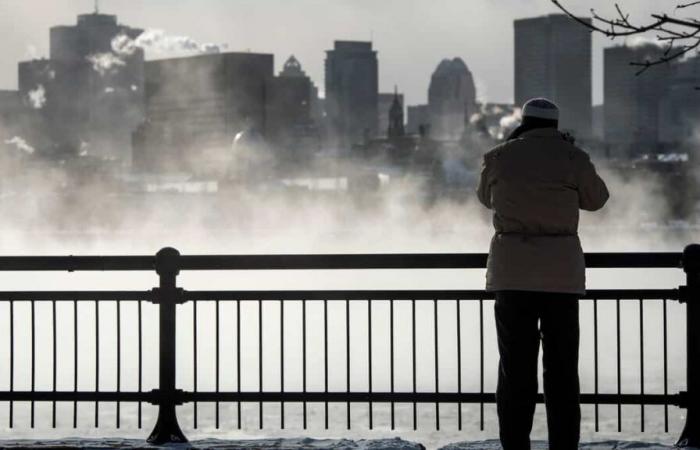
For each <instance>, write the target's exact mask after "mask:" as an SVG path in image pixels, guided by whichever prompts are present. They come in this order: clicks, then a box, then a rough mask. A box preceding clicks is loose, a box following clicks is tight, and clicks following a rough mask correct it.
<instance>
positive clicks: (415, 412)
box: [411, 298, 418, 430]
mask: <svg viewBox="0 0 700 450" xmlns="http://www.w3.org/2000/svg"><path fill="white" fill-rule="evenodd" d="M411 336H412V338H411V354H412V358H411V360H412V361H411V363H412V364H413V396H414V397H413V430H417V429H418V404H417V402H416V400H415V398H416V397H415V395H416V299H415V298H412V299H411Z"/></svg>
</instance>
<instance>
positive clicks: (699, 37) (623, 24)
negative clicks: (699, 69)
mask: <svg viewBox="0 0 700 450" xmlns="http://www.w3.org/2000/svg"><path fill="white" fill-rule="evenodd" d="M551 1H552V3H553V4H554V5H555V6H556V7H557V8H559V9H560V10H561V11H562V12H563V13H564V14H566V15H567V16H569V17H570V18H571V19H573V20H575V21H576V22H578V23H579V24H581V25H583V26H585V27H586V28H588V29H589V30H590V31H591V32H596V33H600V34H602V35H604V36H606V37H609V38H611V39H614V38H618V37H629V36H638V35H645V34H647V33H650V32H656V40H657V41H658V42H659V43H662V42H664V43H666V45H665V49H664V52H663V53H662V55H661V56H660V57H658V58H656V59H653V60H647V61H636V62H632V63H630V64H631V65H633V66H636V67H640V68H641V69H640V70H639V71H638V72H637V75H639V74H641V73H643V72H644V71H646V70H647V69H649V68H650V67H652V66H657V65H660V64H667V63H670V62H671V61H672V60H674V59H678V58H681V57H683V56H684V55H686V54H688V53H689V52H690V51H692V50H694V49H697V48H700V21H699V20H698V19H695V18H685V19H679V18H676V17H669V16H668V14H665V13H661V14H651V16H650V17H651V19H652V20H651V21H649V22H648V23H646V24H635V23H633V22H632V21H631V19H630V15H629V14H628V13H625V11H623V9H622V8H621V7H620V5H619V3H615V11H616V15H615V16H612V17H605V16H602V15H599V14H598V13H597V12H596V11H595V10H593V9H591V10H590V14H591V20H590V21H589V20H585V19H583V18H581V17H579V16H577V15H575V14H574V13H573V12H571V11H570V10H569V9H568V8H566V7H565V6H564V5H562V4H561V2H560V1H559V0H551ZM696 5H700V0H694V1H690V2H686V3H679V4H677V5H676V9H684V8H689V7H691V6H696Z"/></svg>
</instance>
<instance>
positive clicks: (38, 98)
mask: <svg viewBox="0 0 700 450" xmlns="http://www.w3.org/2000/svg"><path fill="white" fill-rule="evenodd" d="M27 95H28V97H29V98H28V100H29V103H30V105H31V106H32V108H34V109H41V108H43V107H44V105H45V104H46V89H45V88H44V86H43V85H41V84H40V85H39V86H37V88H36V89H34V90H32V91H29V93H28V94H27Z"/></svg>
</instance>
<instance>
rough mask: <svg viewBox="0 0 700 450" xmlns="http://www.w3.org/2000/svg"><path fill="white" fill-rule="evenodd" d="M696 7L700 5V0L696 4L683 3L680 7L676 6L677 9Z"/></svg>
mask: <svg viewBox="0 0 700 450" xmlns="http://www.w3.org/2000/svg"><path fill="white" fill-rule="evenodd" d="M696 5H700V0H698V1H696V2H689V3H681V4H680V5H676V9H683V8H689V7H691V6H696Z"/></svg>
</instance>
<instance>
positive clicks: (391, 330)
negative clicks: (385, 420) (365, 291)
mask: <svg viewBox="0 0 700 450" xmlns="http://www.w3.org/2000/svg"><path fill="white" fill-rule="evenodd" d="M389 352H390V353H389V377H390V379H391V380H390V383H391V393H392V396H393V394H394V299H390V300H389ZM394 416H395V412H394V400H393V399H392V401H391V429H392V430H393V429H394V428H395V425H396V424H395V417H394Z"/></svg>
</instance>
